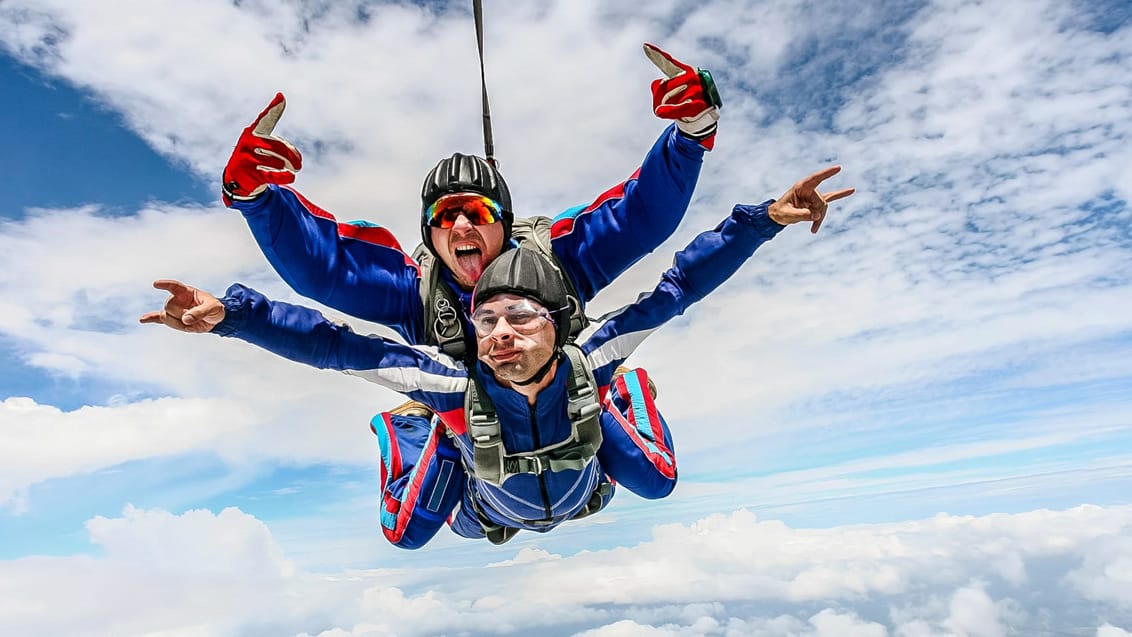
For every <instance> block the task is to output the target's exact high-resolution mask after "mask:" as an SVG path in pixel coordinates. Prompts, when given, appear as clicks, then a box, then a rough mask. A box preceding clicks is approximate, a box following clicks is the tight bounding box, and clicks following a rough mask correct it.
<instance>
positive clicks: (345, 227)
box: [281, 186, 420, 272]
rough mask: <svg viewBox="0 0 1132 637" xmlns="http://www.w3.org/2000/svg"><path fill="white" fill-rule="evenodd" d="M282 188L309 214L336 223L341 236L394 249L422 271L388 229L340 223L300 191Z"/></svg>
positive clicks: (365, 224)
mask: <svg viewBox="0 0 1132 637" xmlns="http://www.w3.org/2000/svg"><path fill="white" fill-rule="evenodd" d="M281 188H284V189H286V190H287V191H288V192H290V193H291V194H293V195H295V198H296V199H298V200H299V203H301V204H302V205H303V208H306V210H307V212H309V213H310V214H311V215H313V216H315V217H318V218H320V219H327V220H329V221H332V222H334V224H335V225H336V226H337V227H338V235H339V236H342V237H346V238H349V239H357V240H359V241H365V242H366V243H372V244H374V245H379V246H384V247H386V248H392V249H394V250H396V251H398V252H400V253H401V254H402V255H404V257H405V264H406V265H409V266H412V267H413V269H415V270H417V271H418V272H419V271H420V266H419V265H417V262H416V261H413V259H412V257H410V256H409V255H408V253H406V252H405V249H404V248H402V247H401V242H400V241H398V240H397V237H395V236H393V233H392V232H390V231H389V230H388V229H387V228H384V227H382V226H380V225H377V224H375V223H371V222H352V223H350V222H342V221H338V220H337V219H335V218H334V215H332V214H330V213H329V212H327V211H326V210H325V209H323V208H321V207H320V206H318V205H317V204H315V203H314V202H312V201H311V200H310V199H307V198H306V197H305V196H303V194H302V193H301V192H299V191H298V190H295V189H294V188H290V187H288V186H281Z"/></svg>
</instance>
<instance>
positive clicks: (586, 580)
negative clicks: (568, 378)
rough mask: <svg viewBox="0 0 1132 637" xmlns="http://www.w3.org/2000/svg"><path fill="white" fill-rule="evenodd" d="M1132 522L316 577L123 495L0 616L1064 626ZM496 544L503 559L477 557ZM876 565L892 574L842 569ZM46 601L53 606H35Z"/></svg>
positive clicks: (394, 629)
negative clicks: (1010, 562) (1094, 567)
mask: <svg viewBox="0 0 1132 637" xmlns="http://www.w3.org/2000/svg"><path fill="white" fill-rule="evenodd" d="M1130 529H1132V509H1130V508H1128V507H1109V508H1102V507H1078V508H1075V509H1071V510H1067V511H1032V512H1028V513H1023V514H1018V515H993V516H986V517H979V518H971V517H954V516H939V517H936V518H932V519H925V520H919V521H912V522H905V523H897V524H883V525H858V526H853V527H835V528H830V529H796V528H790V527H787V526H785V525H783V524H782V523H780V522H775V521H760V520H757V519H756V518H755V517H754V516H753V515H751V514H750V513H747V512H743V511H737V512H734V513H732V514H730V515H718V516H712V517H710V518H707V519H704V520H701V521H699V522H697V523H695V524H693V525H688V526H683V525H665V526H662V527H658V528H656V529H655V534H654V537H653V538H652V539H651V540H650V541H648V542H644V543H642V544H640V545H638V546H635V547H631V548H629V547H623V548H617V549H613V550H599V551H583V552H580V553H577V554H572V555H566V556H560V557H559V558H558V559H555V560H550V561H547V560H530V559H522V558H520V557H519V555H518V554H517V553H514V552H516V551H517V552H522V551H523V549H517V548H510V547H508V546H507V545H504V546H503V547H497V548H492V547H489V546H488V545H486V544H480V543H472V542H467V543H464V545H463V546H462V547H461V551H463V552H464V554H465V559H464V563H465V564H466V565H465V566H453V567H449V568H439V569H438V568H435V567H427V566H424V567H422V566H412V565H410V566H407V567H405V568H380V569H374V570H347V571H341V572H334V573H321V574H315V573H309V572H304V571H301V570H299V569H297V568H296V567H295V566H294V565H293V563H292V562H291V561H290V560H289V559H288V558H287V556H286V555H285V554H283V552H282V551H281V549H280V547H279V546H278V545H277V544H276V542H275V541H274V539H273V538H272V536H271V533H270V531H269V530H268V528H267V527H266V526H265V525H264V524H263V523H261V522H260V521H258V520H256V519H255V518H253V517H251V516H249V515H247V514H245V513H243V512H241V511H239V510H237V509H232V508H229V509H225V510H223V511H221V512H220V513H218V514H213V513H211V512H209V511H203V510H192V511H187V512H185V513H183V514H180V515H173V514H170V513H168V512H165V511H161V510H141V509H136V508H134V507H127V508H126V509H125V510H124V511H123V513H122V515H121V517H116V518H105V517H99V518H95V519H92V520H90V521H89V522H88V524H87V530H88V533H89V537H90V540H91V542H93V543H95V544H97V545H99V546H101V547H102V548H103V550H104V552H103V555H101V556H99V557H57V558H46V557H34V558H33V557H28V558H22V559H17V560H8V561H0V575H2V576H3V577H0V592H2V593H3V595H0V599H3V600H4V602H3V603H2V604H0V621H2V622H3V623H4V625H5V626H8V627H9V628H10V629H11V630H14V631H15V632H17V633H35V634H45V633H52V634H57V633H65V634H74V635H87V634H89V635H97V634H108V633H112V634H150V633H158V632H159V631H167V632H168V634H178V633H177V631H184V633H185V634H209V635H213V634H215V635H228V634H243V633H245V632H248V631H254V630H260V631H266V632H270V633H271V634H305V635H321V636H322V637H330V636H340V637H346V636H349V635H359V636H360V635H387V634H396V635H405V636H412V635H430V634H442V633H443V634H450V633H452V632H453V631H459V632H462V633H465V634H469V635H487V634H530V633H532V632H538V633H539V634H549V635H559V634H561V635H566V634H579V635H586V636H587V637H609V636H614V637H617V636H620V635H657V636H672V637H683V636H691V635H713V636H731V635H735V636H738V635H762V636H766V637H784V636H786V635H805V636H807V637H833V636H838V637H841V636H860V637H880V636H887V635H894V636H900V637H926V636H927V635H941V636H942V635H952V636H956V637H958V636H964V637H991V636H994V635H1005V634H1018V633H1023V634H1027V633H1028V634H1035V633H1034V632H1033V631H1034V630H1037V629H1038V628H1041V629H1042V630H1046V631H1052V632H1053V633H1054V634H1061V633H1063V632H1065V630H1066V629H1067V628H1068V627H1071V626H1080V625H1082V624H1081V623H1080V622H1086V624H1085V625H1087V622H1088V621H1093V620H1094V619H1095V618H1092V617H1089V614H1090V613H1093V612H1103V613H1107V614H1110V615H1111V616H1114V617H1119V616H1121V614H1122V613H1124V614H1126V613H1128V612H1130V611H1132V605H1130V604H1129V602H1128V601H1127V600H1117V599H1106V600H1095V599H1092V598H1090V596H1089V591H1088V590H1086V589H1084V588H1082V587H1081V586H1080V585H1078V584H1077V583H1073V582H1072V579H1073V578H1072V577H1068V578H1067V577H1066V574H1067V572H1068V571H1069V570H1070V569H1073V568H1074V564H1076V563H1079V562H1080V561H1081V560H1084V561H1085V562H1086V563H1087V562H1088V557H1087V555H1088V552H1089V551H1090V547H1091V546H1092V545H1095V544H1098V543H1104V542H1110V541H1112V540H1118V539H1120V538H1122V537H1125V536H1127V534H1128V532H1129V530H1130ZM1129 550H1132V547H1129V546H1128V545H1127V544H1126V543H1124V544H1117V545H1115V547H1114V549H1113V555H1114V557H1117V558H1119V559H1128V558H1129V557H1130V556H1132V553H1129ZM427 551H428V549H426V552H427ZM508 553H511V554H513V555H515V558H516V559H514V560H510V561H508V562H506V563H497V564H496V565H494V566H491V567H486V568H485V563H486V562H487V561H494V560H497V558H498V557H499V556H500V555H501V554H508ZM1006 554H1014V555H1017V556H1018V558H1019V559H1020V560H1021V561H1022V562H1023V563H1024V564H1025V565H1028V566H1029V565H1033V566H1035V567H1037V568H1036V569H1035V571H1040V572H1041V573H1042V576H1041V577H1038V578H1031V579H1028V580H1027V581H1025V582H1023V583H1020V584H1016V583H1013V582H1011V581H1010V580H1009V579H1008V578H1003V577H1001V576H1000V575H999V574H998V573H997V572H996V570H995V568H994V567H993V566H992V563H993V562H994V561H995V560H996V559H998V558H999V557H1001V556H1002V555H1006ZM885 569H888V570H891V571H893V572H894V573H895V574H896V575H897V579H898V580H899V582H900V583H899V585H897V586H893V585H891V584H888V583H885V582H883V581H879V580H869V579H867V578H863V579H862V578H860V577H856V576H846V575H845V573H852V572H856V573H863V572H879V571H882V570H885ZM819 571H820V572H823V573H826V574H827V575H828V576H829V584H828V585H827V586H825V587H824V588H823V589H822V590H821V591H811V593H810V594H807V595H798V594H797V592H796V591H795V590H794V589H793V587H792V585H793V583H794V582H796V581H798V580H799V579H800V578H802V577H803V576H805V575H806V574H810V573H816V572H819ZM94 590H96V591H98V595H97V596H91V595H84V594H82V591H87V592H89V591H94ZM1022 598H1028V599H1029V600H1030V604H1031V606H1030V607H1029V608H1027V609H1026V610H1023V609H1022V608H1021V607H1020V605H1021V599H1022ZM58 599H67V600H69V602H68V604H66V605H64V606H55V608H56V611H55V612H53V613H51V614H50V615H45V614H44V613H43V609H45V608H49V607H53V605H55V603H56V600H58ZM1075 622H1077V623H1075ZM1094 625H1095V626H1097V627H1098V635H1113V636H1114V637H1115V636H1116V635H1120V634H1121V633H1120V632H1114V631H1119V630H1120V629H1118V628H1116V627H1115V626H1113V625H1111V623H1110V624H1101V623H1099V622H1098V623H1097V624H1094ZM193 631H196V632H195V633H194V632H193ZM162 634H165V633H162Z"/></svg>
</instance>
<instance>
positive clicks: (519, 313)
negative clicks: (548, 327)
mask: <svg viewBox="0 0 1132 637" xmlns="http://www.w3.org/2000/svg"><path fill="white" fill-rule="evenodd" d="M500 319H503V320H505V321H507V324H508V325H510V326H511V329H513V330H515V331H516V332H518V333H520V334H524V335H527V334H534V333H535V332H537V331H539V330H540V329H542V322H543V320H547V321H550V322H553V321H554V318H553V316H552V315H551V313H550V310H547V309H546V308H545V307H543V306H542V305H540V304H539V303H536V302H535V301H532V300H530V299H520V300H516V301H514V302H513V303H511V304H510V305H507V306H504V307H503V308H498V307H491V308H488V307H484V306H482V305H481V306H480V307H478V308H476V309H475V311H473V312H472V327H473V328H474V329H475V330H476V336H478V337H479V338H481V339H483V338H487V337H488V336H491V333H492V332H494V331H495V327H496V326H497V325H499V320H500Z"/></svg>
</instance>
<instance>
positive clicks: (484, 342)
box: [472, 294, 555, 382]
mask: <svg viewBox="0 0 1132 637" xmlns="http://www.w3.org/2000/svg"><path fill="white" fill-rule="evenodd" d="M472 322H473V325H474V326H475V328H476V340H477V342H478V351H477V355H478V356H479V359H480V360H481V361H483V362H484V364H485V365H487V366H488V367H490V368H491V370H492V371H493V372H495V377H496V379H498V380H500V381H507V382H514V381H525V380H527V379H529V378H531V377H532V376H534V375H535V372H537V371H538V370H539V369H540V368H541V367H542V366H543V365H545V364H546V362H547V361H549V360H550V357H551V356H553V355H554V348H555V332H554V322H553V321H552V320H551V319H550V313H549V312H547V311H546V308H544V307H543V306H542V305H540V304H538V303H537V302H536V301H532V300H530V299H527V298H525V297H522V296H516V295H514V294H496V295H495V296H493V297H491V298H489V299H488V300H487V301H485V302H483V303H481V304H480V305H478V306H476V310H475V312H474V313H473V314H472Z"/></svg>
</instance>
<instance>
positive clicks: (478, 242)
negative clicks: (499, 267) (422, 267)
mask: <svg viewBox="0 0 1132 637" xmlns="http://www.w3.org/2000/svg"><path fill="white" fill-rule="evenodd" d="M461 198H464V199H468V198H472V199H478V198H480V197H479V196H478V195H476V194H474V193H473V194H470V195H469V194H465V193H457V194H454V195H445V196H444V197H441V198H440V199H439V200H437V203H436V204H434V205H435V206H439V207H443V206H444V205H445V204H446V203H456V204H458V203H459V202H460V201H461ZM472 220H477V221H482V220H483V219H482V218H477V215H475V214H473V213H472V211H470V210H469V211H468V213H467V214H459V215H458V216H456V218H455V222H454V223H453V225H452V227H451V228H437V227H435V226H432V227H430V228H429V233H431V238H432V247H433V250H435V251H436V255H437V256H438V257H440V260H441V261H443V262H444V265H446V266H448V269H449V270H450V271H451V272H452V274H453V276H455V278H456V282H457V283H459V284H460V285H461V286H462V287H464V288H465V289H468V290H470V289H472V288H473V287H474V286H475V284H476V281H479V279H480V275H482V274H483V271H484V268H486V267H487V265H488V264H489V263H491V262H492V261H493V260H495V257H498V256H499V253H500V252H501V251H502V250H503V221H502V219H497V220H496V221H495V223H485V224H480V225H477V224H475V223H473V222H472Z"/></svg>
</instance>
